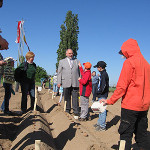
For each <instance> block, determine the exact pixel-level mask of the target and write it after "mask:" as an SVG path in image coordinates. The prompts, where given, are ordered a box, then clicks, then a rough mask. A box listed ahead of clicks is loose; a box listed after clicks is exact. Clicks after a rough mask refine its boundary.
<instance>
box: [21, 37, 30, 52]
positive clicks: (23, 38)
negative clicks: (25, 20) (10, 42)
mask: <svg viewBox="0 0 150 150" xmlns="http://www.w3.org/2000/svg"><path fill="white" fill-rule="evenodd" d="M23 39H24V42H25V43H26V45H27V47H28V50H29V51H30V48H29V46H28V44H27V41H26V38H25V35H23Z"/></svg>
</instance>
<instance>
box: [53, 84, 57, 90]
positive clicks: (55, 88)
mask: <svg viewBox="0 0 150 150" xmlns="http://www.w3.org/2000/svg"><path fill="white" fill-rule="evenodd" d="M53 91H54V92H57V83H53Z"/></svg>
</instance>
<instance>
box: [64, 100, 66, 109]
mask: <svg viewBox="0 0 150 150" xmlns="http://www.w3.org/2000/svg"><path fill="white" fill-rule="evenodd" d="M66 105H67V101H65V103H64V111H66Z"/></svg>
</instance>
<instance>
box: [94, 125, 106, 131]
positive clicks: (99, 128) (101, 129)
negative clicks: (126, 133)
mask: <svg viewBox="0 0 150 150" xmlns="http://www.w3.org/2000/svg"><path fill="white" fill-rule="evenodd" d="M95 130H96V131H106V128H102V127H101V126H99V125H97V127H96V128H95Z"/></svg>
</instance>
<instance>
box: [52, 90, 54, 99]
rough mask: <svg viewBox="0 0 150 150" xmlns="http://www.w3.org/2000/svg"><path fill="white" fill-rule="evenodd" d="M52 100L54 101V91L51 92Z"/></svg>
mask: <svg viewBox="0 0 150 150" xmlns="http://www.w3.org/2000/svg"><path fill="white" fill-rule="evenodd" d="M52 99H54V91H53V92H52Z"/></svg>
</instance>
